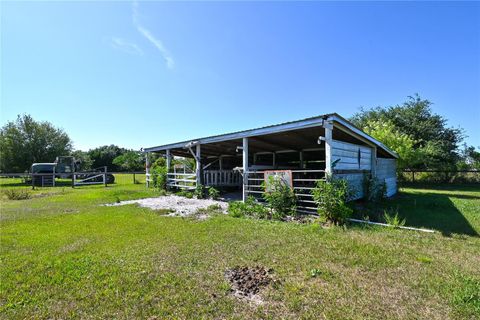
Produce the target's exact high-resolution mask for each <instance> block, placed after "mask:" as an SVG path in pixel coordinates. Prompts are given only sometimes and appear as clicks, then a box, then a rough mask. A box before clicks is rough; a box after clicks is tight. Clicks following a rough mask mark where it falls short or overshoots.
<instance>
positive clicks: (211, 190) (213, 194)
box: [208, 187, 220, 200]
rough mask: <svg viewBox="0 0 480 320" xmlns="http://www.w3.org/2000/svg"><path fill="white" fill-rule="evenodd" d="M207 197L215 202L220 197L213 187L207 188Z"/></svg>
mask: <svg viewBox="0 0 480 320" xmlns="http://www.w3.org/2000/svg"><path fill="white" fill-rule="evenodd" d="M208 196H209V197H210V198H211V199H213V200H216V199H218V197H219V196H220V191H218V190H217V189H215V188H214V187H208Z"/></svg>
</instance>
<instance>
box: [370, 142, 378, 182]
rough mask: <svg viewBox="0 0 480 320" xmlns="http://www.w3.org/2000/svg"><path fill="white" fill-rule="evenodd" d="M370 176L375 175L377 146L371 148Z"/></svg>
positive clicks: (374, 176)
mask: <svg viewBox="0 0 480 320" xmlns="http://www.w3.org/2000/svg"><path fill="white" fill-rule="evenodd" d="M371 171H372V178H376V177H377V147H376V146H375V147H373V148H372V169H371Z"/></svg>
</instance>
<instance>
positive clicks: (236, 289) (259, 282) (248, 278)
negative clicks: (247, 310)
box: [225, 266, 274, 303]
mask: <svg viewBox="0 0 480 320" xmlns="http://www.w3.org/2000/svg"><path fill="white" fill-rule="evenodd" d="M272 272H273V270H272V269H266V268H265V267H261V266H256V267H246V266H243V267H239V266H237V267H234V268H232V269H228V270H227V271H225V278H226V279H227V281H228V282H229V283H230V285H231V286H232V289H231V291H232V294H233V295H234V296H236V297H237V298H241V299H247V300H250V301H253V302H256V303H262V299H261V298H260V296H259V293H260V291H261V290H262V289H263V288H264V287H266V286H268V285H269V284H270V283H272V282H273V281H274V280H273V278H272Z"/></svg>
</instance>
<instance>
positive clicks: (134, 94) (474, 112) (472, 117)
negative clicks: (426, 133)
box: [0, 2, 480, 149]
mask: <svg viewBox="0 0 480 320" xmlns="http://www.w3.org/2000/svg"><path fill="white" fill-rule="evenodd" d="M414 93H419V94H420V95H421V97H423V98H427V99H429V100H431V101H433V102H434V103H435V104H434V111H435V112H437V113H439V114H442V115H443V116H445V117H446V118H448V119H449V124H450V125H452V126H461V127H463V128H465V129H466V131H467V134H468V135H469V138H468V139H467V142H468V143H469V144H473V145H475V146H480V133H479V124H480V4H479V3H472V2H469V3H459V2H455V3H449V2H441V3H433V2H418V3H413V2H404V3H397V2H393V3H392V2H371V3H370V2H361V3H359V2H356V3H348V2H341V3H333V2H318V3H311V2H301V3H300V2H295V3H284V2H283V3H273V2H263V3H254V2H246V3H240V2H235V3H226V2H222V3H220V2H207V3H167V2H139V3H132V2H45V3H42V2H20V3H13V2H2V3H1V98H0V102H1V124H4V123H5V122H7V121H9V120H13V119H15V117H16V115H17V114H20V113H29V114H31V115H32V116H33V117H34V118H36V119H40V120H48V121H50V122H52V123H54V124H55V125H57V126H59V127H62V128H64V129H65V130H66V131H67V132H68V133H69V135H70V137H71V138H72V139H73V141H74V143H75V147H76V148H78V149H88V148H91V147H95V146H99V145H104V144H112V143H113V144H117V145H120V146H124V147H129V148H136V149H138V148H140V147H149V146H154V145H159V144H163V143H168V142H175V141H178V140H183V139H189V138H195V137H200V136H206V135H212V134H218V133H225V132H230V131H235V130H241V129H249V128H254V127H258V126H263V125H268V124H273V123H279V122H283V121H289V120H294V119H301V118H304V117H309V116H314V115H318V114H323V113H329V112H338V113H339V114H341V115H343V116H345V117H349V116H351V115H352V114H353V113H354V112H355V111H357V110H358V108H359V107H361V106H363V107H372V106H378V105H392V104H397V103H401V102H403V101H405V100H406V97H407V96H409V95H413V94H414Z"/></svg>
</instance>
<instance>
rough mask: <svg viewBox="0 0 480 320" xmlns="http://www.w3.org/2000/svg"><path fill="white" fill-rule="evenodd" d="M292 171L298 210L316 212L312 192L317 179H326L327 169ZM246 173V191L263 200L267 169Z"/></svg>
mask: <svg viewBox="0 0 480 320" xmlns="http://www.w3.org/2000/svg"><path fill="white" fill-rule="evenodd" d="M291 172H292V183H293V190H294V192H295V195H296V196H297V202H298V205H297V211H299V212H305V213H312V212H316V211H317V206H316V205H315V201H314V200H313V195H312V193H311V192H312V190H313V189H314V188H315V184H316V183H317V181H320V180H325V170H291ZM245 175H246V179H247V183H246V186H245V192H246V193H247V195H252V196H254V197H255V198H257V199H258V200H259V201H263V199H262V195H263V193H264V192H265V187H264V185H263V182H264V181H265V177H264V176H265V171H263V170H261V171H248V172H246V173H245Z"/></svg>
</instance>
